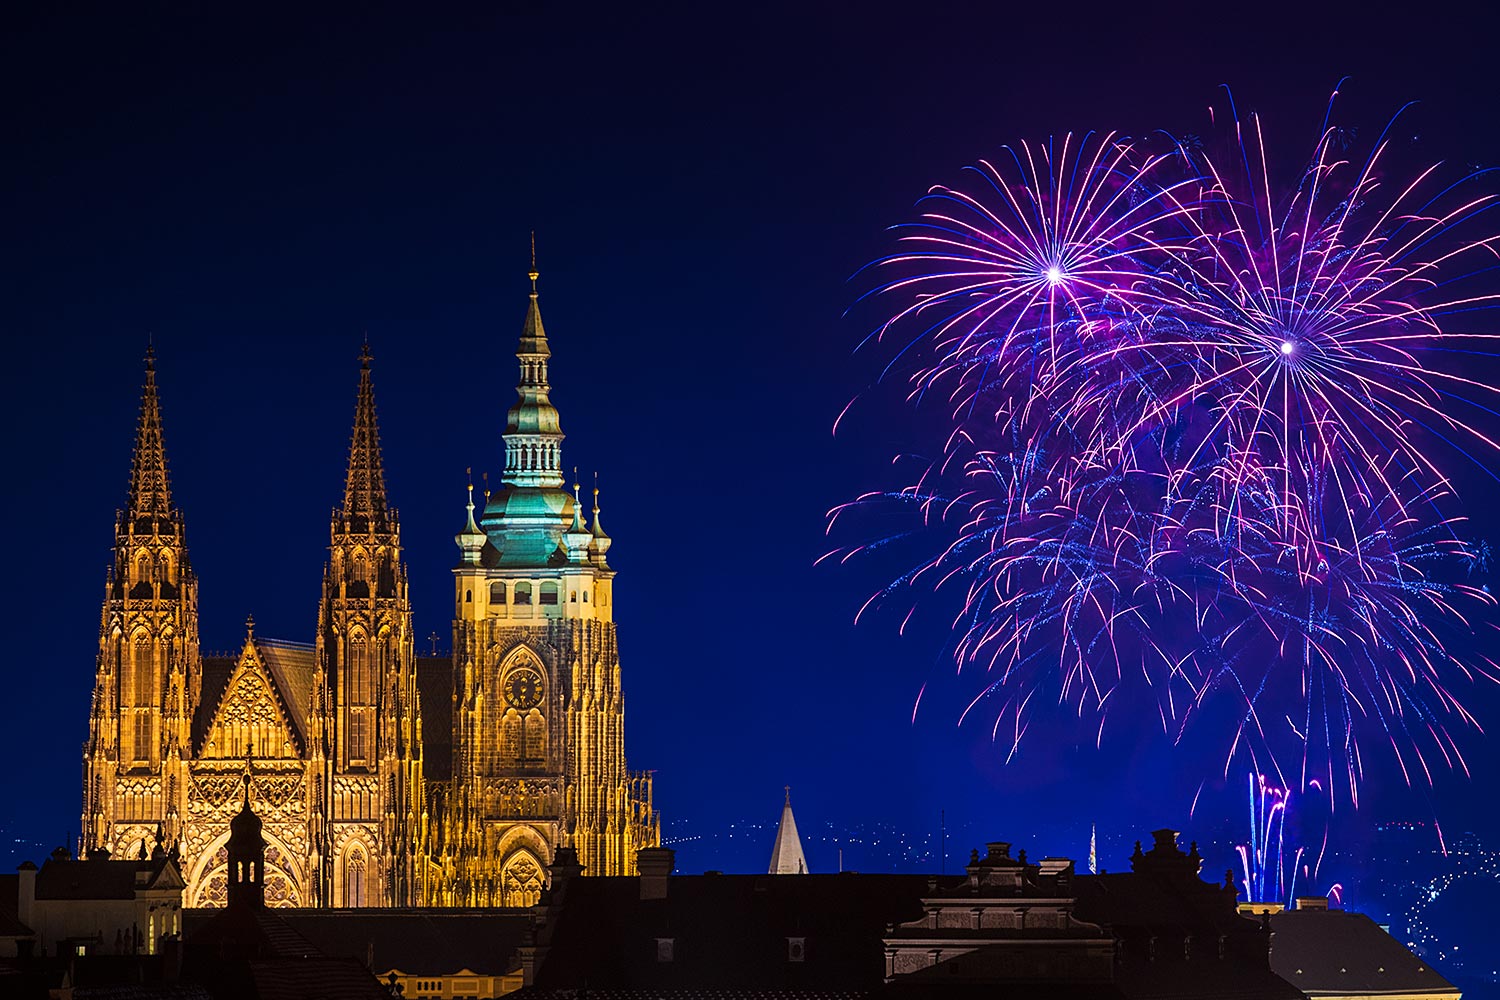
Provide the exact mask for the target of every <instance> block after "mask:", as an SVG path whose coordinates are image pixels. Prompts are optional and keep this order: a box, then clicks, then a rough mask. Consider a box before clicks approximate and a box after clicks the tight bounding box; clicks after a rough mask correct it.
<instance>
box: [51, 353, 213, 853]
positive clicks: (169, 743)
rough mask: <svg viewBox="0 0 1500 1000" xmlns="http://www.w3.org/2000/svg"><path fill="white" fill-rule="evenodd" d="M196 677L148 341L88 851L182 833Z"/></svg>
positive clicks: (110, 605)
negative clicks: (144, 380) (144, 381)
mask: <svg viewBox="0 0 1500 1000" xmlns="http://www.w3.org/2000/svg"><path fill="white" fill-rule="evenodd" d="M201 683H202V663H201V660H200V659H199V652H198V581H197V579H196V578H195V577H194V575H193V569H192V566H191V564H190V563H189V562H188V554H187V545H186V543H185V541H184V538H183V520H182V512H181V511H179V510H177V509H175V508H174V507H173V506H172V494H171V485H170V481H169V479H168V476H167V457H166V450H165V447H164V445H163V442H162V421H161V403H160V401H159V399H158V398H157V392H156V362H155V356H154V354H153V352H152V351H150V350H149V349H148V350H147V353H146V384H145V386H144V388H143V389H142V391H141V412H140V419H139V422H138V423H137V425H136V434H135V456H134V458H133V460H132V462H131V470H130V493H129V497H128V498H127V501H126V505H125V509H124V510H121V511H119V512H118V514H117V515H116V518H115V543H114V559H113V564H112V566H111V568H110V571H109V575H108V577H107V578H106V580H105V592H104V607H103V611H102V613H101V615H100V623H99V655H98V661H97V668H96V670H95V676H94V695H93V710H92V712H91V714H90V717H89V738H88V742H87V743H86V744H85V746H84V761H83V764H84V788H83V822H82V826H81V837H80V840H81V842H82V847H83V849H84V850H85V851H96V850H99V849H101V848H103V849H108V850H109V851H110V853H111V854H113V855H114V856H115V857H135V856H137V855H139V854H140V853H141V852H142V851H143V850H150V849H151V848H152V847H154V846H161V847H163V849H166V847H167V845H175V844H176V843H178V841H179V840H180V838H181V836H182V823H183V803H184V802H185V800H186V782H187V770H186V760H187V759H188V758H190V757H191V754H192V746H191V729H192V719H193V713H194V711H195V710H196V709H197V705H198V698H199V690H200V686H201ZM160 841H166V843H165V844H162V843H160Z"/></svg>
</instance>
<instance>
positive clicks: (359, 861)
mask: <svg viewBox="0 0 1500 1000" xmlns="http://www.w3.org/2000/svg"><path fill="white" fill-rule="evenodd" d="M344 905H345V906H364V905H365V852H364V851H363V850H362V849H361V848H360V847H359V845H358V844H355V845H354V846H352V847H350V848H349V853H348V855H347V856H346V857H345V859H344Z"/></svg>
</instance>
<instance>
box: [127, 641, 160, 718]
mask: <svg viewBox="0 0 1500 1000" xmlns="http://www.w3.org/2000/svg"><path fill="white" fill-rule="evenodd" d="M151 654H152V648H151V637H150V636H149V635H145V634H144V633H143V634H141V635H138V636H136V637H135V660H134V663H133V664H132V668H133V669H134V671H135V705H136V707H137V708H146V707H148V706H150V705H154V704H155V703H156V669H155V667H156V665H155V664H154V663H152V662H151V661H152V656H151Z"/></svg>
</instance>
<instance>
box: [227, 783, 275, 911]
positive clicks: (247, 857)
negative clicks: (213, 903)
mask: <svg viewBox="0 0 1500 1000" xmlns="http://www.w3.org/2000/svg"><path fill="white" fill-rule="evenodd" d="M244 781H245V806H244V808H242V809H241V810H240V811H239V813H238V814H237V815H236V816H235V817H234V819H232V820H230V821H229V842H228V844H226V845H225V849H226V850H227V851H228V852H229V887H228V893H229V899H228V902H229V908H230V909H231V910H243V909H252V910H258V909H260V908H261V907H263V906H265V905H266V882H265V879H266V839H265V837H263V836H262V835H261V821H260V817H259V816H257V815H255V810H253V809H251V808H250V771H249V767H248V764H247V766H246V770H245V778H244Z"/></svg>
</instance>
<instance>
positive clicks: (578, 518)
mask: <svg viewBox="0 0 1500 1000" xmlns="http://www.w3.org/2000/svg"><path fill="white" fill-rule="evenodd" d="M598 505H599V492H598V491H597V490H595V491H594V519H595V520H598V519H599V506H598ZM572 530H573V531H574V532H577V533H583V532H586V531H588V530H589V529H588V528H587V527H586V526H585V525H584V523H583V501H582V500H580V499H579V498H578V466H576V465H575V466H573V529H572Z"/></svg>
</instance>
